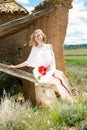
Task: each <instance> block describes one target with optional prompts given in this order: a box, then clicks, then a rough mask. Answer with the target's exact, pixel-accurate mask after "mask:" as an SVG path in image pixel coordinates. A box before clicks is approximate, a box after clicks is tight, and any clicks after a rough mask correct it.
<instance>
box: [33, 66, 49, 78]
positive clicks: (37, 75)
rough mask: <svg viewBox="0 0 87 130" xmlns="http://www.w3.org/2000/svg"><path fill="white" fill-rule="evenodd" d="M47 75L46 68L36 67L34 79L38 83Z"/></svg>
mask: <svg viewBox="0 0 87 130" xmlns="http://www.w3.org/2000/svg"><path fill="white" fill-rule="evenodd" d="M46 73H47V67H45V66H39V67H35V68H34V70H33V74H34V77H35V78H36V80H37V81H39V80H40V79H41V77H42V76H45V75H46Z"/></svg>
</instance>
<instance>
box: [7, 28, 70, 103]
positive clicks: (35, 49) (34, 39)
mask: <svg viewBox="0 0 87 130" xmlns="http://www.w3.org/2000/svg"><path fill="white" fill-rule="evenodd" d="M30 44H31V45H32V49H31V52H30V54H29V57H28V59H27V60H26V61H24V62H23V63H20V64H18V65H10V66H8V67H9V68H21V67H24V66H30V67H34V69H33V74H34V76H35V78H36V80H37V82H39V83H49V84H55V85H56V92H57V93H59V95H60V97H61V98H62V99H68V100H70V101H72V93H71V89H70V87H69V84H68V81H67V78H66V77H65V75H64V73H63V72H62V71H60V70H57V69H56V65H55V57H54V52H53V48H52V45H51V44H46V36H45V34H44V33H43V31H42V30H41V29H37V30H35V31H34V32H33V33H32V35H31V39H30ZM40 71H42V72H43V73H42V74H41V73H40Z"/></svg>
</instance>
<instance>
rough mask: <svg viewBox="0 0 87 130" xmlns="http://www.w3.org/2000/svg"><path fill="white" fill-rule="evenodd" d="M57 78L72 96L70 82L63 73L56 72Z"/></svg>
mask: <svg viewBox="0 0 87 130" xmlns="http://www.w3.org/2000/svg"><path fill="white" fill-rule="evenodd" d="M53 76H54V77H55V78H57V79H60V80H61V82H62V84H63V86H64V87H65V88H66V89H67V91H68V93H69V94H70V95H72V92H71V89H70V86H69V83H68V80H67V78H66V76H65V75H64V73H63V72H62V71H59V70H56V71H55V73H54V75H53Z"/></svg>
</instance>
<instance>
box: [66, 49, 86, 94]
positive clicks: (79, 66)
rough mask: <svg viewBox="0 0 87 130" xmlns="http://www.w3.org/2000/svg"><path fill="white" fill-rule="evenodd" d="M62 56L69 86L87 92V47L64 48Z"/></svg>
mask: <svg viewBox="0 0 87 130" xmlns="http://www.w3.org/2000/svg"><path fill="white" fill-rule="evenodd" d="M64 57H65V62H66V69H67V75H68V79H69V82H70V85H71V87H74V88H76V89H79V91H82V92H83V90H84V91H85V92H87V48H86V49H85V48H70V49H69V48H68V49H65V50H64ZM82 92H81V93H82Z"/></svg>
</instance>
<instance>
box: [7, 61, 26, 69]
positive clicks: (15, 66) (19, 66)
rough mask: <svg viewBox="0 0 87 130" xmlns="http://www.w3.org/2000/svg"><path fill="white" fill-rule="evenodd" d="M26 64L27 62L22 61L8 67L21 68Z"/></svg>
mask: <svg viewBox="0 0 87 130" xmlns="http://www.w3.org/2000/svg"><path fill="white" fill-rule="evenodd" d="M25 66H27V62H26V61H24V62H23V63H20V64H18V65H8V68H22V67H25Z"/></svg>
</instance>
